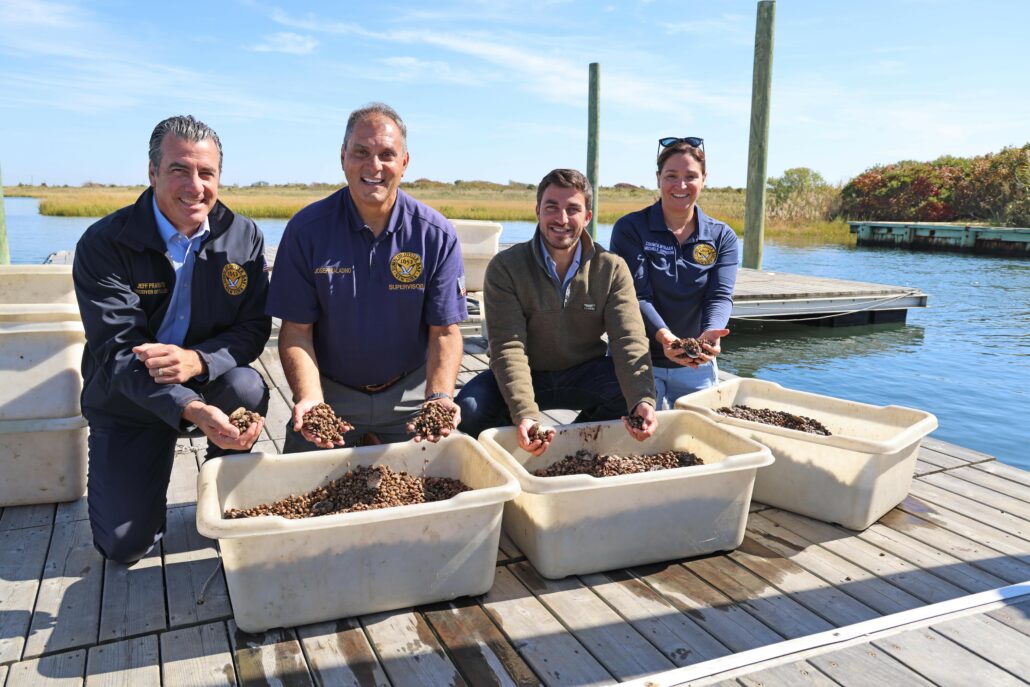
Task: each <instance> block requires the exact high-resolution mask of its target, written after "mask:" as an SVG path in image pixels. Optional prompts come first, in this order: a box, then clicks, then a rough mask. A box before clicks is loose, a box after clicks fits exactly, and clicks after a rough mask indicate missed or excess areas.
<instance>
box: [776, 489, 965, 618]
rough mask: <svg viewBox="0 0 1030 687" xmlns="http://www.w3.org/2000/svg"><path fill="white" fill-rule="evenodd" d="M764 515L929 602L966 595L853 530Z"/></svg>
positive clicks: (784, 515) (797, 517)
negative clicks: (859, 535) (868, 540)
mask: <svg viewBox="0 0 1030 687" xmlns="http://www.w3.org/2000/svg"><path fill="white" fill-rule="evenodd" d="M764 514H768V517H769V519H770V520H772V521H773V522H778V523H780V524H781V525H783V526H784V527H786V528H789V529H790V530H792V531H794V532H796V533H797V534H799V535H800V536H802V537H804V538H805V539H807V540H808V541H810V542H812V543H813V544H819V545H820V546H822V547H823V548H825V549H827V550H830V551H833V552H834V553H836V554H837V555H838V556H840V557H842V558H846V559H848V560H849V561H851V562H852V563H855V564H856V565H860V566H862V567H863V568H865V569H866V570H868V571H869V572H871V573H873V574H875V575H876V576H877V577H880V578H882V579H885V580H887V581H888V582H890V583H891V584H893V585H895V586H897V587H900V588H901V589H904V590H905V591H906V592H908V593H909V594H912V595H913V596H916V597H918V598H920V599H922V600H923V601H925V602H927V603H937V602H938V601H946V600H947V599H954V598H956V597H959V596H962V595H963V594H965V592H964V591H963V590H962V588H961V587H956V586H955V585H953V584H951V583H950V582H948V581H946V580H945V579H944V578H942V577H938V576H936V575H934V574H932V573H931V572H929V571H926V570H922V569H920V568H919V567H918V566H915V565H912V564H911V563H909V562H908V561H906V560H904V559H901V558H899V557H897V556H895V555H893V554H890V553H887V552H886V551H883V550H882V549H879V548H878V547H876V546H873V545H872V544H869V543H868V542H866V541H863V540H862V539H860V538H859V537H858V536H857V535H856V534H855V533H854V532H851V531H850V530H845V529H843V528H841V527H837V526H835V525H829V524H826V523H823V522H819V521H817V520H812V519H811V518H806V517H804V516H801V515H795V514H794V513H788V512H787V511H782V510H777V509H773V510H769V511H766V513H763V515H764Z"/></svg>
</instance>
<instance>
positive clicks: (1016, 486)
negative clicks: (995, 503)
mask: <svg viewBox="0 0 1030 687" xmlns="http://www.w3.org/2000/svg"><path fill="white" fill-rule="evenodd" d="M987 465H990V463H987ZM978 467H979V466H978V465H972V466H969V467H967V468H965V469H963V470H954V471H952V472H951V473H949V474H951V475H954V476H955V477H958V478H959V479H963V480H965V481H967V482H972V483H973V484H978V485H980V486H981V487H984V488H985V489H990V490H991V491H994V492H997V493H999V494H1005V496H1011V497H1012V498H1013V499H1015V500H1017V501H1021V502H1023V503H1028V504H1030V489H1028V488H1027V486H1026V485H1025V484H1020V483H1018V482H1013V481H1011V480H1009V479H1006V478H1005V477H1001V476H999V475H992V474H990V473H989V472H985V471H983V470H978V469H977V468H978Z"/></svg>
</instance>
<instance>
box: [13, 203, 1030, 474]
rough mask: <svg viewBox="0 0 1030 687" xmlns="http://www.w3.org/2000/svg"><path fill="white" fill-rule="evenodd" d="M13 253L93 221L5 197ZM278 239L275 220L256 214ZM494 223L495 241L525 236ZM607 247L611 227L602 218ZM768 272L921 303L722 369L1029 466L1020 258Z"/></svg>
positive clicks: (780, 330)
mask: <svg viewBox="0 0 1030 687" xmlns="http://www.w3.org/2000/svg"><path fill="white" fill-rule="evenodd" d="M6 209H7V229H8V238H9V243H10V248H11V260H12V262H15V263H39V262H42V261H43V260H44V259H45V258H46V256H47V255H49V254H50V253H51V252H53V251H57V250H71V249H72V248H74V247H75V242H76V241H77V240H78V237H79V235H80V234H81V233H82V231H83V230H84V229H85V228H86V227H87V226H89V225H90V224H91V223H92V222H93V221H95V220H93V219H87V218H78V217H76V218H65V217H43V216H41V215H39V214H38V212H37V203H36V201H35V200H34V199H28V198H8V199H6ZM259 225H260V226H261V228H262V230H263V231H264V232H265V237H266V240H267V242H268V244H269V245H277V244H278V243H279V239H280V238H281V236H282V232H283V229H284V228H285V226H286V221H285V220H262V221H260V222H259ZM533 228H534V225H533V224H531V223H529V222H507V223H504V232H503V234H502V240H503V241H504V242H505V243H514V242H518V241H524V240H526V239H528V238H529V237H530V236H532V232H533ZM598 235H599V241H600V243H602V244H603V245H607V244H608V239H609V237H610V236H611V226H610V225H601V226H600V227H599V229H598ZM762 267H763V268H764V269H766V270H774V271H783V272H792V273H796V274H810V275H815V276H821V277H836V278H839V279H853V280H857V281H868V282H877V283H882V284H896V285H900V286H910V287H915V288H919V289H921V290H922V291H923V292H924V293H927V294H928V295H929V307H928V308H925V309H914V310H910V311H909V315H908V322H907V323H906V324H904V325H879V326H876V327H842V328H817V327H807V326H803V325H783V324H776V325H763V324H753V323H738V322H731V323H730V329H731V330H733V333H732V334H731V335H730V336H729V337H727V338H726V339H724V341H723V354H722V355H721V356H720V358H719V360H720V365H721V366H722V368H723V369H725V370H728V371H729V372H733V373H735V374H739V375H742V376H746V377H760V378H762V379H767V380H770V381H774V382H777V383H779V384H782V385H784V386H787V387H791V388H794V389H801V390H805V391H811V392H814V393H820V394H828V395H832V396H839V397H842V398H848V399H852V400H856V401H863V402H866V403H874V404H877V405H888V404H896V405H904V406H911V407H915V408H922V409H924V410H928V411H930V412H932V413H934V414H935V415H937V418H938V420H939V422H940V428H939V429H938V430H937V431H936V432H935V434H934V436H937V437H939V438H941V439H943V440H945V441H950V442H953V443H956V444H959V445H961V446H966V447H969V448H973V449H977V450H980V451H984V452H986V453H990V454H992V455H994V456H996V457H997V458H998V459H999V460H1002V461H1005V462H1007V463H1009V464H1012V465H1016V466H1019V467H1022V468H1025V469H1030V448H1028V443H1030V441H1028V439H1030V429H1028V426H1030V423H1028V421H1027V417H1028V416H1030V261H1027V260H1023V259H1007V258H997V257H986V256H971V255H961V254H950V253H919V252H909V251H902V250H888V249H869V248H848V247H845V246H837V245H826V244H820V245H814V246H801V247H799V246H785V245H779V244H775V243H767V245H766V246H765V250H764V255H763V264H762Z"/></svg>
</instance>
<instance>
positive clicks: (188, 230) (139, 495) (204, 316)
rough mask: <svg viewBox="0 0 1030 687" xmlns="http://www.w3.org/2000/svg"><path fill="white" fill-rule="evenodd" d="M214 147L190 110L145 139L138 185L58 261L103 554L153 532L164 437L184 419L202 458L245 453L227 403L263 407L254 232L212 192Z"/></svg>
mask: <svg viewBox="0 0 1030 687" xmlns="http://www.w3.org/2000/svg"><path fill="white" fill-rule="evenodd" d="M221 168H222V147H221V142H220V141H219V139H218V135H217V134H216V133H215V132H214V131H213V130H212V129H211V128H210V127H208V126H207V125H205V124H204V123H203V122H199V121H197V120H196V119H194V118H193V117H190V116H179V117H171V118H169V119H166V120H164V121H162V122H161V123H160V124H158V125H157V127H156V128H155V129H154V133H153V134H152V136H151V139H150V166H149V177H150V188H148V189H147V190H146V191H144V192H143V195H141V196H140V197H139V199H138V200H137V201H136V203H135V204H134V205H131V206H129V207H125V208H122V209H121V210H118V211H117V212H115V213H113V214H111V215H108V216H107V217H104V218H103V219H101V220H100V221H99V222H97V223H96V224H94V225H93V226H91V227H90V228H89V229H87V230H86V232H85V233H84V234H83V236H82V238H81V239H80V240H79V243H78V245H77V246H76V249H75V261H74V267H73V269H72V275H73V279H74V281H75V293H76V296H77V297H78V301H79V311H80V312H81V314H82V323H83V326H84V327H85V330H86V349H85V353H84V355H83V359H82V376H83V384H84V386H83V392H82V411H83V414H84V415H85V416H86V419H87V420H88V421H89V428H90V434H89V487H88V489H89V494H88V500H89V517H90V524H91V526H92V528H93V541H94V545H95V546H96V547H97V549H98V550H99V551H100V552H101V553H102V554H103V555H104V556H105V557H107V558H110V559H112V560H115V561H119V562H123V563H129V564H131V563H134V562H136V561H138V560H139V559H140V558H142V557H143V556H144V555H145V554H146V553H147V552H148V551H149V550H150V549H151V548H152V547H153V545H154V544H155V543H156V542H157V541H158V540H159V539H160V538H161V536H162V534H163V533H164V527H165V504H166V492H167V490H168V481H169V478H170V475H171V469H172V462H173V458H174V452H175V442H176V439H177V438H178V437H179V435H180V433H182V432H183V431H185V430H187V429H190V428H191V427H194V426H195V427H196V428H198V429H199V430H200V431H202V432H203V433H204V434H205V435H206V436H207V438H208V454H207V455H208V457H211V456H215V455H223V454H225V453H231V452H239V451H245V450H247V449H249V448H250V447H251V446H252V445H253V444H254V442H255V441H256V440H257V437H258V434H259V433H260V431H261V427H262V423H260V422H259V423H255V424H252V425H251V426H250V427H249V428H248V429H247V430H246V431H244V432H240V430H238V429H237V428H236V427H234V426H233V425H232V424H231V423H230V422H229V419H228V415H227V413H231V412H232V411H233V410H234V409H235V408H238V407H240V406H244V407H246V408H247V409H249V410H255V411H257V412H258V413H260V414H261V415H264V414H265V412H266V411H267V408H268V389H267V387H266V386H265V384H264V382H263V381H262V379H261V376H260V375H259V374H258V373H257V372H256V371H255V370H253V369H252V368H250V367H249V366H248V365H249V363H251V362H252V361H253V360H254V359H256V358H257V357H258V355H259V354H260V353H261V351H262V349H263V348H264V345H265V343H266V342H267V341H268V337H269V334H270V333H271V319H270V318H269V317H268V316H266V315H265V314H264V309H265V297H266V294H267V291H268V274H267V269H266V267H265V259H264V238H263V237H262V235H261V232H260V230H258V228H257V226H256V225H255V224H254V222H253V221H251V220H250V219H248V218H246V217H243V216H240V215H236V214H234V213H233V212H232V211H231V210H229V209H228V208H227V207H225V206H224V205H223V204H222V203H220V202H218V199H217V197H218V180H219V177H220V174H221Z"/></svg>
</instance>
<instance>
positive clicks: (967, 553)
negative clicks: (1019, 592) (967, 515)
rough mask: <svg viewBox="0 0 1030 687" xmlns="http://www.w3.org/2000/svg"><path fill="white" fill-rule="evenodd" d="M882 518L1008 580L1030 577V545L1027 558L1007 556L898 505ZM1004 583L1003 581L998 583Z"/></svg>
mask: <svg viewBox="0 0 1030 687" xmlns="http://www.w3.org/2000/svg"><path fill="white" fill-rule="evenodd" d="M880 522H881V523H882V524H883V525H884V526H886V527H889V528H890V529H891V530H893V531H896V532H904V533H905V534H906V535H908V538H909V539H916V540H919V541H921V542H924V543H926V544H928V545H930V546H932V547H935V548H937V549H940V550H941V551H946V552H948V553H949V554H951V555H952V556H954V557H955V558H957V559H960V560H963V561H966V562H967V563H970V564H971V565H974V566H976V567H977V568H980V569H981V570H986V571H987V572H989V573H991V574H992V575H995V576H997V578H1000V579H1002V580H1004V581H1005V582H1009V583H1011V582H1022V581H1024V580H1028V579H1030V547H1027V548H1026V554H1025V556H1024V558H1026V559H1027V562H1024V561H1022V560H1020V559H1019V558H1017V557H1015V556H1006V555H1002V554H1001V553H999V552H998V551H997V550H994V549H990V548H988V546H987V545H985V544H983V543H980V542H979V541H974V540H972V539H968V538H966V537H964V536H961V535H959V534H957V533H954V532H949V531H948V530H946V529H944V528H943V527H939V526H937V525H935V524H933V523H932V522H930V521H928V520H923V519H922V518H918V517H916V516H914V515H912V514H911V513H910V512H907V511H903V510H901V509H898V508H895V509H894V510H892V511H891V512H890V513H888V514H887V515H885V516H884V517H882V518H881V519H880ZM996 586H1001V585H996Z"/></svg>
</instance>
